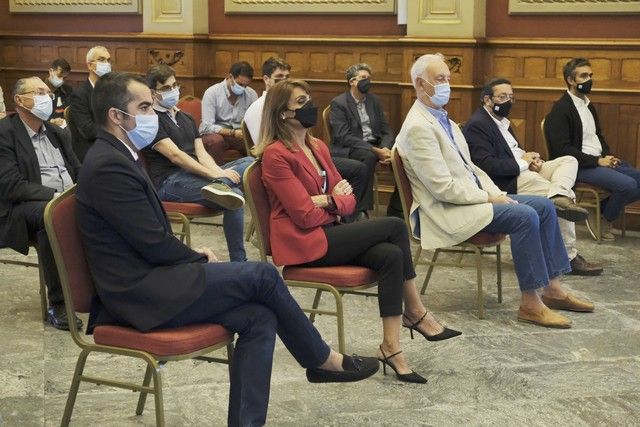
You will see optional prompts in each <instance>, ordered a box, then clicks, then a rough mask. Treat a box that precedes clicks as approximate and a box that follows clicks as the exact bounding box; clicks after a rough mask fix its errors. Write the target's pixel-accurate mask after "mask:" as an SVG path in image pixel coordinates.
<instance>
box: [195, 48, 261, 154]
mask: <svg viewBox="0 0 640 427" xmlns="http://www.w3.org/2000/svg"><path fill="white" fill-rule="evenodd" d="M252 79H253V67H252V66H251V65H249V63H248V62H246V61H241V62H236V63H235V64H233V65H232V66H231V69H230V70H229V74H228V75H227V78H225V79H224V80H223V81H221V82H220V83H216V84H214V85H213V86H211V87H210V88H208V89H207V90H206V91H205V92H204V95H203V97H202V123H200V135H202V140H203V141H204V145H205V148H206V149H207V151H208V152H209V153H211V156H213V158H214V159H215V160H216V162H218V163H223V161H224V158H225V151H226V150H229V149H233V150H237V151H239V152H240V153H242V154H245V155H246V154H248V153H247V152H246V149H245V146H244V135H243V134H242V129H241V128H240V125H241V124H242V119H243V118H244V115H245V113H246V112H247V108H249V105H251V104H253V103H254V102H255V101H256V99H258V94H257V93H256V91H255V90H253V89H251V88H250V87H249V85H250V84H251V80H252Z"/></svg>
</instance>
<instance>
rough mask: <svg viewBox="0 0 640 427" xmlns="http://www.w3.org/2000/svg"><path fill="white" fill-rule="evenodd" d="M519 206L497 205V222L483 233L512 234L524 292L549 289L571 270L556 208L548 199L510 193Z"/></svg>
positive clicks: (495, 217) (494, 213) (493, 221)
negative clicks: (550, 281)
mask: <svg viewBox="0 0 640 427" xmlns="http://www.w3.org/2000/svg"><path fill="white" fill-rule="evenodd" d="M509 197H511V198H512V199H514V200H516V201H518V204H517V205H514V204H502V205H497V204H494V205H493V220H492V221H491V222H490V223H489V225H487V226H486V227H485V229H484V230H483V231H487V232H490V233H503V234H508V235H509V236H510V238H511V255H512V256H513V264H514V266H515V270H516V276H517V277H518V284H519V286H520V290H521V291H532V290H534V289H538V288H542V287H545V286H547V285H548V284H549V280H550V279H554V278H556V277H558V276H560V275H562V274H565V273H568V272H570V271H571V266H570V265H569V257H568V256H567V251H566V249H565V247H564V243H563V241H562V237H561V236H560V227H559V226H558V217H557V216H556V209H555V207H554V205H553V202H551V201H550V200H549V199H547V198H546V197H540V196H523V195H513V194H509Z"/></svg>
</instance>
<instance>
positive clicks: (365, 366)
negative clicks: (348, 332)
mask: <svg viewBox="0 0 640 427" xmlns="http://www.w3.org/2000/svg"><path fill="white" fill-rule="evenodd" d="M342 369H344V371H328V370H326V369H321V368H309V369H307V380H308V381H309V382H310V383H346V382H354V381H360V380H363V379H365V378H369V377H370V376H371V375H373V374H375V373H376V372H378V369H380V364H379V363H378V359H376V358H375V357H363V356H358V355H357V354H354V355H353V356H347V355H346V354H343V355H342Z"/></svg>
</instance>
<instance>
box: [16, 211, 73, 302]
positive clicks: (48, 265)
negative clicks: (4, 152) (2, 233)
mask: <svg viewBox="0 0 640 427" xmlns="http://www.w3.org/2000/svg"><path fill="white" fill-rule="evenodd" d="M46 205H47V202H44V201H37V202H24V203H20V204H19V205H16V206H14V208H13V214H14V215H18V216H23V217H24V219H25V221H26V223H27V230H28V233H29V240H30V241H32V242H36V243H37V245H38V263H39V264H40V268H41V269H42V272H43V274H44V280H45V282H46V284H47V295H48V297H49V306H53V305H58V304H63V303H64V297H63V295H62V286H60V276H58V269H57V267H56V261H55V259H54V258H53V252H52V251H51V244H50V243H49V238H48V237H47V232H46V231H45V229H44V208H45V206H46Z"/></svg>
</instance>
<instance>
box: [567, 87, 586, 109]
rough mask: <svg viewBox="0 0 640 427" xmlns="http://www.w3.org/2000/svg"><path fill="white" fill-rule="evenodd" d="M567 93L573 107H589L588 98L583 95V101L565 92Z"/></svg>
mask: <svg viewBox="0 0 640 427" xmlns="http://www.w3.org/2000/svg"><path fill="white" fill-rule="evenodd" d="M567 93H568V94H569V96H570V97H571V100H572V101H573V103H574V104H575V105H584V106H585V107H587V106H588V105H589V103H590V102H591V101H589V98H588V97H587V96H586V95H585V97H584V100H583V99H582V98H579V97H577V96H575V95H574V94H572V93H571V92H570V91H567Z"/></svg>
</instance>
